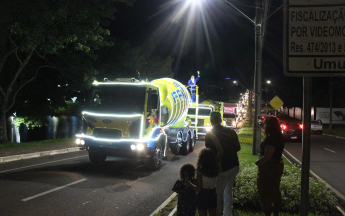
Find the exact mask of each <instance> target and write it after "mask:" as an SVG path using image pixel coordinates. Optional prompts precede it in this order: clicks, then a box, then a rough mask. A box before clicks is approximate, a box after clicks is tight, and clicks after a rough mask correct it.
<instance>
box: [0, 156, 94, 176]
mask: <svg viewBox="0 0 345 216" xmlns="http://www.w3.org/2000/svg"><path fill="white" fill-rule="evenodd" d="M81 157H88V155H83V156H78V157H71V158H67V159H62V160H56V161H50V162H46V163H40V164H34V165H30V166H24V167H18V168H14V169H9V170H4V171H0V173H5V172H11V171H14V170H19V169H25V168H29V167H35V166H40V165H44V164H50V163H55V162H60V161H66V160H71V159H75V158H81Z"/></svg>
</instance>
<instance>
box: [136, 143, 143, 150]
mask: <svg viewBox="0 0 345 216" xmlns="http://www.w3.org/2000/svg"><path fill="white" fill-rule="evenodd" d="M137 149H138V150H139V151H141V150H143V149H144V144H142V143H137Z"/></svg>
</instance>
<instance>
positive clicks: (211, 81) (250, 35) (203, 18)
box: [111, 0, 345, 107]
mask: <svg viewBox="0 0 345 216" xmlns="http://www.w3.org/2000/svg"><path fill="white" fill-rule="evenodd" d="M185 2H186V0H138V1H137V2H136V3H135V5H134V6H133V7H120V8H119V12H118V14H117V16H116V20H115V22H114V23H113V25H112V26H111V32H112V34H113V35H115V36H116V37H119V38H121V39H124V40H130V41H131V42H132V44H133V45H138V46H141V47H143V48H145V47H146V46H149V45H152V44H153V45H154V49H153V50H152V53H153V54H158V55H161V56H162V57H164V56H169V55H170V56H172V57H174V59H175V61H174V63H173V68H172V69H173V72H174V74H175V75H174V78H175V79H177V80H179V81H180V82H182V83H183V84H187V81H188V79H190V76H191V75H196V74H197V73H196V72H197V71H198V70H199V71H200V73H201V79H200V81H199V83H198V85H199V86H200V87H201V88H202V87H205V86H206V85H220V83H222V82H224V80H225V78H226V77H229V78H230V79H231V80H238V81H239V82H240V83H242V84H243V85H244V86H246V87H247V88H250V86H251V78H252V77H253V76H254V62H255V61H254V60H255V37H254V36H255V35H254V33H255V32H254V24H253V23H252V22H251V21H249V20H248V19H247V18H246V17H245V16H244V15H242V14H240V13H239V12H237V11H236V10H235V9H233V8H232V7H231V6H230V5H229V4H227V3H226V2H224V1H222V0H201V2H202V6H200V7H202V9H201V8H200V7H198V6H196V7H194V8H192V7H184V6H185ZM230 2H231V3H232V4H233V5H234V6H235V7H237V8H238V9H240V10H241V11H242V12H243V13H244V14H245V15H247V16H248V17H249V18H250V19H254V18H255V1H254V0H241V1H239V0H232V1H230ZM282 5H283V0H277V1H271V5H270V9H269V13H268V16H269V18H268V19H267V20H266V25H267V29H266V33H265V39H264V49H263V60H262V81H263V82H264V81H266V80H268V79H269V80H271V81H272V86H270V87H269V88H270V94H271V95H270V96H268V97H272V98H273V96H274V95H278V96H279V97H280V98H281V99H282V100H283V101H284V103H285V106H299V107H302V106H303V78H302V77H287V76H285V75H284V73H283V7H282V8H280V9H278V8H279V7H280V6H282ZM277 9H278V10H277ZM276 10H277V11H276ZM274 11H276V12H274ZM273 12H274V13H273ZM272 13H273V14H272ZM334 80H335V79H334ZM336 80H337V81H336V83H335V84H334V85H335V88H336V86H337V85H338V86H343V84H344V78H341V79H339V78H337V79H336ZM314 88H315V89H316V90H315V92H316V93H315V94H314V95H313V96H314V97H313V98H315V99H314V101H313V105H314V106H326V105H328V104H329V98H328V99H327V97H329V78H313V91H314ZM340 91H341V92H339V90H337V92H338V93H340V94H344V91H343V90H340ZM320 94H322V96H321V95H320ZM320 96H321V97H320ZM320 98H322V100H319V99H320ZM211 99H212V98H211ZM343 101H344V100H343V99H341V102H339V103H338V102H337V101H335V102H334V106H337V105H338V106H345V105H343Z"/></svg>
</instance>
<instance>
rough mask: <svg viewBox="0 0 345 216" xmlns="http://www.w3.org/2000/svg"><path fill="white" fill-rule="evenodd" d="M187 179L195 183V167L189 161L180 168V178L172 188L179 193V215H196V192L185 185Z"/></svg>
mask: <svg viewBox="0 0 345 216" xmlns="http://www.w3.org/2000/svg"><path fill="white" fill-rule="evenodd" d="M186 181H190V182H191V183H193V184H195V183H196V180H195V167H194V166H193V164H190V163H187V164H184V165H182V167H181V169H180V179H179V180H177V181H176V183H175V185H174V187H173V188H172V190H173V191H174V192H176V193H177V194H178V200H177V216H195V212H196V198H197V195H196V192H195V191H194V190H193V189H192V188H190V187H187V186H186V185H185V182H186Z"/></svg>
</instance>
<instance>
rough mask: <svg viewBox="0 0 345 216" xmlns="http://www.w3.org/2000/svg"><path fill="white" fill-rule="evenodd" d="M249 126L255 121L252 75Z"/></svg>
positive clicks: (251, 79) (249, 98)
mask: <svg viewBox="0 0 345 216" xmlns="http://www.w3.org/2000/svg"><path fill="white" fill-rule="evenodd" d="M248 101H249V127H252V122H253V77H252V76H251V77H250V87H249V97H248Z"/></svg>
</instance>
